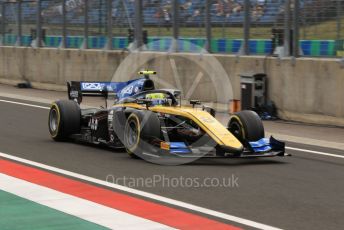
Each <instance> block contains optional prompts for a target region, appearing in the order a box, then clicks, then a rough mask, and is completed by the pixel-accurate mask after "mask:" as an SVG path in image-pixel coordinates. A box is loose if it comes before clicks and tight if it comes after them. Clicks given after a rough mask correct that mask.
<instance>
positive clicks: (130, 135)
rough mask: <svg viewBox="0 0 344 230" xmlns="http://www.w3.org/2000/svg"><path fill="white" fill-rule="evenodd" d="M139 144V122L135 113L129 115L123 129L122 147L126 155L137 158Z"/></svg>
mask: <svg viewBox="0 0 344 230" xmlns="http://www.w3.org/2000/svg"><path fill="white" fill-rule="evenodd" d="M140 142H141V122H140V118H139V116H138V115H137V114H136V113H131V114H130V115H129V117H128V119H127V121H126V123H125V127H124V146H125V149H126V151H127V153H128V155H129V156H130V157H132V158H136V159H137V158H139V157H138V154H139V152H140Z"/></svg>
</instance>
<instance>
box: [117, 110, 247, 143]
mask: <svg viewBox="0 0 344 230" xmlns="http://www.w3.org/2000/svg"><path fill="white" fill-rule="evenodd" d="M114 106H115V107H131V108H136V109H144V110H145V109H146V107H145V106H141V105H139V104H136V103H127V104H120V105H114ZM149 110H151V111H153V112H159V113H165V114H172V115H179V116H183V117H187V118H189V119H191V120H193V121H194V122H195V123H196V124H197V125H199V126H200V127H201V128H202V129H203V130H204V131H205V132H206V133H207V134H208V135H209V136H210V137H212V138H213V139H214V140H215V141H216V143H218V144H219V145H224V146H228V147H231V148H233V149H237V150H241V149H242V148H243V146H242V144H241V142H240V141H239V140H237V139H236V138H235V137H234V136H233V134H231V133H230V132H229V131H228V130H227V129H226V128H225V127H224V126H223V125H222V124H221V123H220V122H219V121H218V120H216V119H215V118H214V117H213V116H211V115H210V114H209V113H208V112H206V111H202V110H200V109H196V108H189V107H167V106H154V107H149Z"/></svg>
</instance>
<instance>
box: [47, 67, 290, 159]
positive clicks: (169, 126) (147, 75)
mask: <svg viewBox="0 0 344 230" xmlns="http://www.w3.org/2000/svg"><path fill="white" fill-rule="evenodd" d="M153 74H156V72H155V71H140V72H139V75H140V76H138V78H137V79H134V80H130V81H127V82H76V81H72V82H68V83H67V88H68V97H69V100H58V101H56V102H54V103H52V105H51V108H50V112H49V121H48V126H49V132H50V134H51V137H52V138H53V139H54V140H55V141H66V140H75V141H78V142H86V143H92V144H97V145H105V146H108V147H110V148H123V149H125V150H126V151H127V153H128V154H129V156H131V157H133V158H146V157H151V158H154V159H156V158H158V159H159V158H172V157H173V158H200V157H211V158H217V157H221V158H253V157H254V158H256V157H273V156H285V144H284V143H283V142H281V141H278V140H276V139H274V138H273V137H270V138H265V136H264V135H265V134H264V127H263V123H262V121H261V119H260V117H259V116H258V115H257V114H256V113H255V112H253V111H248V110H246V111H240V112H237V113H234V114H232V115H231V116H230V118H229V121H228V125H227V126H224V125H222V124H221V123H220V122H219V121H218V120H217V119H216V118H215V116H216V111H215V110H214V109H213V108H210V107H208V106H205V105H202V103H201V102H200V101H199V100H190V101H188V102H187V103H190V104H189V105H182V97H181V91H180V90H176V89H156V88H155V84H154V81H153V80H152V79H151V75H153ZM86 96H98V97H104V98H105V101H107V99H108V98H110V97H112V99H113V104H112V105H111V106H110V107H109V108H102V107H100V108H86V109H81V107H80V104H81V103H82V101H83V97H86ZM184 104H185V103H184ZM106 107H107V106H106Z"/></svg>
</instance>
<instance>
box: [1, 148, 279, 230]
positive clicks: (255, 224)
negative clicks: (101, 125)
mask: <svg viewBox="0 0 344 230" xmlns="http://www.w3.org/2000/svg"><path fill="white" fill-rule="evenodd" d="M0 157H3V158H6V159H10V160H14V161H17V162H21V163H24V164H27V165H31V166H34V167H38V168H41V169H45V170H49V171H52V172H55V173H59V174H62V175H65V176H70V177H73V178H76V179H79V180H83V181H87V182H91V183H94V184H98V185H102V186H106V187H109V188H114V189H117V190H120V191H124V192H127V193H131V194H135V195H138V196H141V197H145V198H149V199H152V200H156V201H160V202H163V203H165V204H170V205H174V206H176V207H180V208H185V209H188V210H192V211H196V212H199V213H203V214H206V215H209V216H213V217H217V218H221V219H224V220H229V221H232V222H235V223H239V224H243V225H246V226H250V227H253V228H257V229H264V230H280V228H275V227H272V226H269V225H265V224H262V223H258V222H255V221H251V220H247V219H244V218H240V217H237V216H232V215H229V214H226V213H222V212H217V211H214V210H210V209H207V208H203V207H200V206H196V205H193V204H189V203H186V202H182V201H178V200H174V199H170V198H167V197H163V196H159V195H155V194H152V193H148V192H144V191H140V190H137V189H132V188H129V187H125V186H122V185H118V184H114V183H109V182H106V181H103V180H99V179H96V178H92V177H88V176H85V175H82V174H78V173H74V172H70V171H67V170H64V169H59V168H56V167H52V166H49V165H45V164H41V163H38V162H34V161H30V160H26V159H23V158H20V157H15V156H12V155H9V154H5V153H1V152H0Z"/></svg>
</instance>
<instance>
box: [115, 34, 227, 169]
mask: <svg viewBox="0 0 344 230" xmlns="http://www.w3.org/2000/svg"><path fill="white" fill-rule="evenodd" d="M187 42H189V41H184V40H183V45H184V46H185V45H189V46H193V47H195V46H196V45H195V44H191V42H189V43H190V44H186V43H187ZM155 43H159V41H154V42H152V43H150V44H147V46H145V47H141V48H142V49H140V50H143V49H146V47H157V46H158V44H155ZM177 43H178V41H172V43H171V44H177ZM195 48H196V50H198V51H199V52H198V53H188V54H186V53H171V52H166V53H163V52H152V51H145V52H138V51H136V50H133V51H132V52H130V53H129V54H128V56H126V57H125V59H124V60H123V61H122V62H121V63H120V65H119V66H118V68H117V69H116V71H115V73H114V74H113V77H112V82H122V81H128V80H132V79H135V78H138V74H137V73H138V72H139V71H142V70H154V71H156V72H157V75H153V76H150V78H151V79H152V80H153V81H154V83H155V87H156V88H157V89H177V90H181V92H182V99H183V100H182V101H183V103H182V104H183V105H188V106H191V105H190V103H189V100H191V99H193V100H195V99H197V100H200V101H202V102H205V103H206V104H207V105H209V106H210V107H213V108H214V109H215V110H218V109H220V107H218V105H219V104H222V105H228V102H229V101H230V100H231V99H233V89H232V84H231V82H230V79H229V76H228V74H227V73H226V71H225V69H224V68H223V66H222V64H221V63H220V62H219V61H218V60H217V58H216V57H214V56H213V55H212V54H210V53H208V52H207V51H206V50H205V49H204V48H203V47H195ZM171 49H172V47H171ZM209 98H210V100H209ZM206 99H208V100H207V101H205V100H206ZM196 107H197V106H196ZM226 108H227V107H226ZM222 109H223V107H222ZM150 114H151V113H149V112H148V113H146V114H145V116H144V118H143V119H142V121H141V124H140V126H141V130H142V128H143V127H144V126H145V125H146V122H148V121H149V120H150V119H148V117H149V116H150ZM123 116H124V115H123ZM175 119H178V118H175ZM204 119H206V118H204ZM120 120H121V121H119V122H122V124H123V122H125V121H126V117H123V118H121V119H120ZM176 122H178V121H176ZM180 123H182V121H180ZM162 125H164V124H162ZM117 132H120V133H117V136H118V137H120V139H121V137H123V134H124V132H125V130H120V131H117ZM122 139H123V138H122ZM121 141H122V143H123V141H124V140H121ZM192 145H193V146H207V147H208V150H202V155H199V157H196V158H195V157H187V156H185V157H174V158H169V157H168V158H166V157H157V156H156V153H157V152H158V151H159V149H160V148H158V147H156V146H153V145H152V144H150V143H147V142H144V141H143V140H141V142H140V146H141V148H140V149H139V150H137V151H135V155H138V156H139V157H140V158H142V159H144V160H146V161H149V162H152V163H156V164H162V165H179V164H187V163H190V162H192V161H195V160H197V159H199V158H201V157H202V156H204V155H206V154H207V153H209V151H214V148H215V146H216V143H215V141H213V140H212V139H210V138H209V136H208V135H203V136H202V137H201V138H199V139H198V140H196V141H195V142H194V143H193V144H192Z"/></svg>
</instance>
